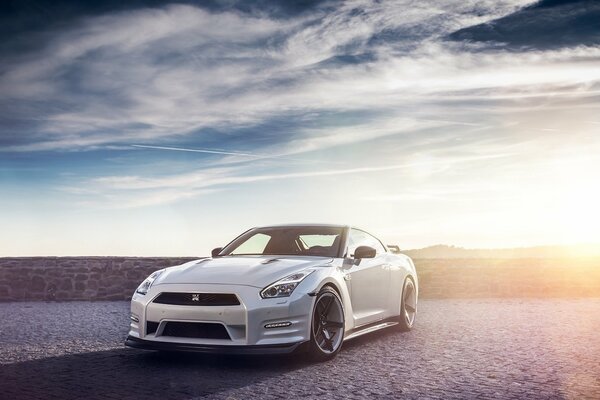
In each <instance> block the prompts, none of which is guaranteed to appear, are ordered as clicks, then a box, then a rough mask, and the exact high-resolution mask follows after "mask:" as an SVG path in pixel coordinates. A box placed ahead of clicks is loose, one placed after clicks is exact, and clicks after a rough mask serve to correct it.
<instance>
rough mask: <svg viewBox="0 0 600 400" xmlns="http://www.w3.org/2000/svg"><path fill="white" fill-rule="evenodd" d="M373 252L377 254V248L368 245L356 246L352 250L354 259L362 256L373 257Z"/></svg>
mask: <svg viewBox="0 0 600 400" xmlns="http://www.w3.org/2000/svg"><path fill="white" fill-rule="evenodd" d="M375 254H377V250H375V249H374V248H372V247H369V246H358V247H357V248H356V250H354V258H355V259H356V260H360V259H362V258H374V257H375Z"/></svg>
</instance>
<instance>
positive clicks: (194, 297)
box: [192, 293, 200, 301]
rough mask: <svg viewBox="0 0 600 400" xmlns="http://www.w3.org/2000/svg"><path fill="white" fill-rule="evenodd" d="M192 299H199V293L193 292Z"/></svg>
mask: <svg viewBox="0 0 600 400" xmlns="http://www.w3.org/2000/svg"><path fill="white" fill-rule="evenodd" d="M192 301H200V294H198V293H193V294H192Z"/></svg>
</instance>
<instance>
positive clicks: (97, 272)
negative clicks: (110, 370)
mask: <svg viewBox="0 0 600 400" xmlns="http://www.w3.org/2000/svg"><path fill="white" fill-rule="evenodd" d="M193 259H194V258H189V257H188V258H164V257H163V258H158V257H143V258H142V257H15V258H12V257H11V258H0V301H11V300H126V299H128V298H130V297H131V295H132V294H133V291H134V290H135V288H136V287H137V285H139V284H140V283H141V282H142V281H143V280H144V279H146V277H147V276H148V275H150V274H151V273H152V272H153V271H156V270H157V269H161V268H164V267H169V266H172V265H177V264H182V263H184V262H186V261H189V260H193Z"/></svg>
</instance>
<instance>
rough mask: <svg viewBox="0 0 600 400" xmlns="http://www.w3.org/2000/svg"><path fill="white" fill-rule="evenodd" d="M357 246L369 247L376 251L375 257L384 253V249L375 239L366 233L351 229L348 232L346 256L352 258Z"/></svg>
mask: <svg viewBox="0 0 600 400" xmlns="http://www.w3.org/2000/svg"><path fill="white" fill-rule="evenodd" d="M359 246H369V247H372V248H374V249H375V250H376V251H377V255H379V254H382V253H385V247H383V245H382V244H381V242H380V241H379V240H377V239H376V238H375V237H373V236H371V235H369V234H368V233H367V232H364V231H361V230H358V229H352V230H351V231H350V238H349V243H348V255H349V256H350V257H353V256H354V250H356V248H357V247H359Z"/></svg>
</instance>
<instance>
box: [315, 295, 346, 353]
mask: <svg viewBox="0 0 600 400" xmlns="http://www.w3.org/2000/svg"><path fill="white" fill-rule="evenodd" d="M344 326H345V320H344V307H343V306H342V301H341V299H340V296H338V294H337V292H336V291H335V290H333V289H332V288H330V287H328V286H325V287H324V288H323V289H321V290H320V291H319V294H317V298H316V299H315V305H314V307H313V311H312V314H311V326H310V342H309V345H308V355H309V357H310V359H311V360H313V361H317V362H322V361H327V360H330V359H332V358H334V357H335V356H336V355H337V353H339V351H340V349H341V348H342V343H343V341H344Z"/></svg>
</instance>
